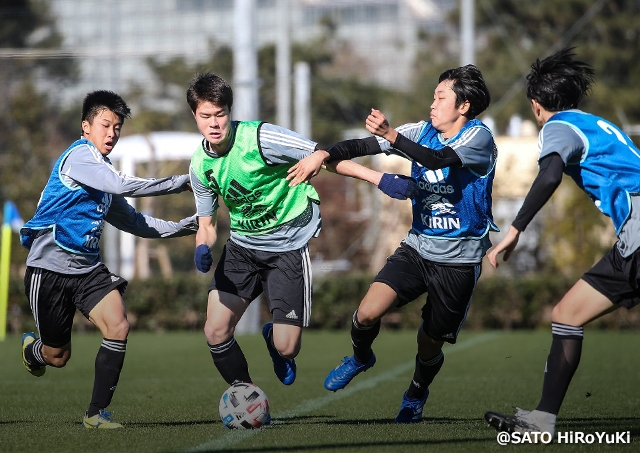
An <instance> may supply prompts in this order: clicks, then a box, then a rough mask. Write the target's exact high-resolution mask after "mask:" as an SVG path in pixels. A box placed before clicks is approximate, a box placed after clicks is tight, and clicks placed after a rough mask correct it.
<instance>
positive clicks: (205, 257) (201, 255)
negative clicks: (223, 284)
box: [194, 244, 213, 274]
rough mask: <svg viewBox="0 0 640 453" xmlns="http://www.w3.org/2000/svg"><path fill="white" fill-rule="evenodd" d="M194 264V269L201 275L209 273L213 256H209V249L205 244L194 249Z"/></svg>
mask: <svg viewBox="0 0 640 453" xmlns="http://www.w3.org/2000/svg"><path fill="white" fill-rule="evenodd" d="M194 261H195V263H196V269H198V270H199V271H200V272H202V273H203V274H206V273H207V272H209V269H211V265H212V264H213V256H211V249H210V248H209V246H208V245H207V244H200V245H199V246H197V247H196V256H195V259H194Z"/></svg>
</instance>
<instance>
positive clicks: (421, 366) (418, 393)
mask: <svg viewBox="0 0 640 453" xmlns="http://www.w3.org/2000/svg"><path fill="white" fill-rule="evenodd" d="M443 363H444V353H443V352H442V351H440V352H439V353H438V354H437V355H435V356H433V357H431V358H430V359H427V360H422V359H421V358H420V356H418V355H417V354H416V369H415V371H414V372H413V379H412V380H411V384H409V390H407V397H408V398H413V399H422V398H423V397H424V394H425V392H426V391H427V389H428V388H429V386H430V385H431V383H432V382H433V379H434V378H435V377H436V375H437V374H438V373H439V372H440V368H442V364H443Z"/></svg>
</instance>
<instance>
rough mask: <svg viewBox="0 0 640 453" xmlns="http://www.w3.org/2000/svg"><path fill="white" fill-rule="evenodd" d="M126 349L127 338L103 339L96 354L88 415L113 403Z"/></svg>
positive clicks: (91, 415) (92, 414)
mask: <svg viewBox="0 0 640 453" xmlns="http://www.w3.org/2000/svg"><path fill="white" fill-rule="evenodd" d="M126 351H127V340H108V339H107V338H103V339H102V344H101V345H100V349H99V350H98V355H96V365H95V378H94V381H93V394H92V395H91V404H90V405H89V409H88V410H87V416H89V417H93V416H94V415H96V414H97V413H98V412H99V411H100V409H104V408H106V407H107V406H109V403H111V398H113V392H115V390H116V386H117V385H118V379H119V378H120V371H122V365H123V364H124V354H125V352H126Z"/></svg>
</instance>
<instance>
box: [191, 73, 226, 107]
mask: <svg viewBox="0 0 640 453" xmlns="http://www.w3.org/2000/svg"><path fill="white" fill-rule="evenodd" d="M207 101H208V102H211V103H212V104H215V105H217V106H220V107H225V106H226V107H229V110H231V107H232V106H233V90H232V89H231V86H230V85H229V84H228V83H227V81H226V80H224V79H223V78H222V77H220V76H218V75H216V74H214V73H213V72H205V73H204V74H198V75H197V76H195V77H194V78H193V79H192V80H191V83H190V84H189V88H188V89H187V104H189V107H191V111H192V112H194V113H195V111H196V109H197V108H198V105H199V104H200V103H201V102H207Z"/></svg>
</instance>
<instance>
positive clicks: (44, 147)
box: [0, 0, 79, 262]
mask: <svg viewBox="0 0 640 453" xmlns="http://www.w3.org/2000/svg"><path fill="white" fill-rule="evenodd" d="M61 41H62V38H61V36H60V34H59V33H58V32H57V31H56V28H55V23H54V22H53V20H52V18H51V16H50V14H49V10H48V3H47V2H43V1H37V0H33V1H26V0H9V1H3V2H2V3H1V4H0V47H2V48H8V49H10V50H12V51H13V52H11V53H12V54H14V56H15V58H7V59H5V60H4V61H3V62H2V64H0V86H2V89H1V90H0V130H2V134H0V180H1V181H2V186H0V203H4V201H5V200H12V201H14V202H16V204H17V206H18V210H19V211H20V213H21V214H22V216H23V217H27V218H28V217H29V216H30V214H31V213H33V212H34V211H35V207H36V204H37V202H38V199H39V196H40V192H41V190H42V188H43V187H44V185H45V183H46V181H47V178H48V177H49V173H50V171H51V164H52V160H53V159H54V158H55V155H56V153H59V152H60V149H61V147H63V146H64V145H63V143H65V142H66V141H67V140H66V138H65V137H64V134H63V133H62V132H61V130H62V129H63V128H61V127H60V116H59V115H58V113H59V112H58V111H57V110H56V109H55V107H54V106H53V105H52V102H51V98H50V95H49V93H47V92H42V91H40V90H39V89H38V88H37V84H36V78H37V77H40V78H41V79H43V78H44V79H48V80H55V81H57V82H61V83H62V82H64V81H66V82H67V83H71V82H72V81H73V80H74V79H75V77H76V76H77V74H78V72H77V67H76V65H75V64H74V62H73V60H72V59H69V58H60V59H42V58H35V57H34V58H32V57H29V56H28V55H29V54H28V53H27V52H26V51H27V50H34V49H40V50H42V49H44V50H47V49H49V50H50V49H56V48H57V47H59V45H60V43H61ZM77 127H78V130H79V124H78V125H77ZM76 135H77V131H76ZM62 149H64V148H62ZM15 241H16V244H15V245H16V246H17V236H16V237H15ZM14 250H15V251H16V252H15V253H14V254H12V261H14V262H23V261H24V258H25V257H26V252H25V251H24V249H22V248H21V247H14Z"/></svg>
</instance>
